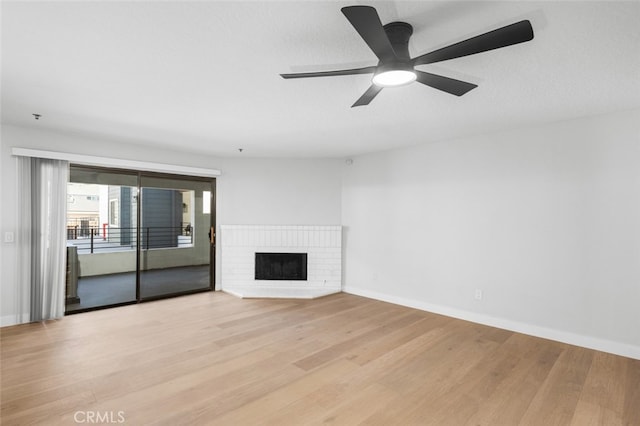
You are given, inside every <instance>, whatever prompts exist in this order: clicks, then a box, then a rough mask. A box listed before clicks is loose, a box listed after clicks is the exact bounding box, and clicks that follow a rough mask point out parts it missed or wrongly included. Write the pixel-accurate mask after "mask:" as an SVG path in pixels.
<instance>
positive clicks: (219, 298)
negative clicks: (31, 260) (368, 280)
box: [0, 292, 640, 426]
mask: <svg viewBox="0 0 640 426" xmlns="http://www.w3.org/2000/svg"><path fill="white" fill-rule="evenodd" d="M0 334H1V340H0V341H1V344H2V346H1V361H2V367H1V368H2V369H1V374H2V375H1V380H2V382H1V394H0V399H1V412H0V413H1V414H0V416H1V417H0V420H1V421H0V423H2V424H3V425H4V424H6V425H18V424H20V425H22V424H46V425H53V424H77V423H78V422H82V423H96V422H102V423H109V422H112V423H118V422H121V421H122V420H124V424H132V425H144V424H160V425H181V424H185V425H187V424H213V425H243V426H244V425H254V424H266V425H313V424H340V425H356V424H371V425H520V424H522V425H580V426H582V425H607V426H609V425H640V360H633V359H629V358H624V357H619V356H615V355H610V354H606V353H602V352H598V351H593V350H588V349H583V348H578V347H575V346H570V345H566V344H561V343H557V342H553V341H549V340H544V339H539V338H534V337H530V336H526V335H522V334H518V333H512V332H509V331H504V330H499V329H495V328H491V327H486V326H482V325H478V324H473V323H469V322H465V321H460V320H456V319H452V318H448V317H444V316H440V315H435V314H431V313H427V312H422V311H418V310H414V309H409V308H405V307H401V306H396V305H392V304H388V303H384V302H379V301H375V300H371V299H366V298H362V297H358V296H353V295H348V294H337V295H333V296H328V297H325V298H322V299H316V300H268V299H261V300H259V299H244V300H242V299H237V298H235V297H233V296H230V295H227V294H224V293H219V292H216V293H202V294H197V295H191V296H185V297H180V298H176V299H170V300H162V301H157V302H151V303H146V304H140V305H132V306H125V307H121V308H116V309H110V310H104V311H96V312H89V313H85V314H79V315H74V316H70V317H66V318H64V319H62V320H60V321H51V322H47V323H42V324H26V325H21V326H15V327H7V328H3V329H1V330H0ZM90 420H91V421H90Z"/></svg>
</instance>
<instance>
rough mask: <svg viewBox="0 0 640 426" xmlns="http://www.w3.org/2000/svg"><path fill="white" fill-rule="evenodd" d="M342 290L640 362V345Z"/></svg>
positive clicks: (402, 299) (405, 300)
mask: <svg viewBox="0 0 640 426" xmlns="http://www.w3.org/2000/svg"><path fill="white" fill-rule="evenodd" d="M342 291H343V292H345V293H349V294H354V295H357V296H363V297H367V298H370V299H376V300H380V301H383V302H389V303H393V304H396V305H402V306H406V307H409V308H414V309H420V310H421V311H427V312H432V313H434V314H440V315H445V316H448V317H452V318H457V319H461V320H465V321H471V322H475V323H478V324H483V325H488V326H491V327H496V328H501V329H504V330H509V331H515V332H517V333H522V334H527V335H530V336H535V337H541V338H543V339H549V340H554V341H557V342H562V343H567V344H570V345H575V346H581V347H584V348H589V349H594V350H597V351H602V352H608V353H612V354H615V355H620V356H625V357H629V358H634V359H640V346H634V345H629V344H626V343H620V342H614V341H611V340H606V339H599V338H596V337H591V336H585V335H581V334H575V333H570V332H567V331H561V330H554V329H551V328H547V327H540V326H537V325H532V324H528V323H523V322H519V321H512V320H508V319H505V318H499V317H494V316H490V315H485V314H479V313H477V312H469V311H464V310H461V309H455V308H451V307H448V306H442V305H435V304H432V303H427V302H422V301H418V300H410V299H406V298H404V297H398V296H392V295H390V294H385V293H380V292H377V291H371V290H366V289H362V288H358V287H352V286H345V287H343V289H342Z"/></svg>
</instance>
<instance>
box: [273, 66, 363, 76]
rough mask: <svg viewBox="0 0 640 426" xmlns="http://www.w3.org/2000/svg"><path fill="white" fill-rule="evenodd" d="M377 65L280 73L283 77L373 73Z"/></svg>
mask: <svg viewBox="0 0 640 426" xmlns="http://www.w3.org/2000/svg"><path fill="white" fill-rule="evenodd" d="M375 70H376V67H364V68H353V69H350V70H336V71H318V72H300V73H294V74H280V77H282V78H306V77H332V76H336V75H353V74H371V73H373V72H375Z"/></svg>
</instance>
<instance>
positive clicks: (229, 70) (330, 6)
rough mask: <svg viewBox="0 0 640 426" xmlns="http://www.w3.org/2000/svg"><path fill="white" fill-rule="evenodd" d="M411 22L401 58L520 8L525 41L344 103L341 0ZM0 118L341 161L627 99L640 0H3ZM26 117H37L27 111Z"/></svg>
mask: <svg viewBox="0 0 640 426" xmlns="http://www.w3.org/2000/svg"><path fill="white" fill-rule="evenodd" d="M353 4H371V5H373V6H375V7H376V9H377V10H378V13H379V15H380V17H381V20H382V22H383V23H387V22H390V21H396V20H400V21H406V22H409V23H410V24H412V25H413V27H414V35H413V36H412V38H411V41H410V44H409V48H410V52H411V54H412V56H417V55H419V54H422V53H426V52H429V51H431V50H434V49H436V48H439V47H443V46H446V45H449V44H451V43H454V42H457V41H460V40H462V39H466V38H468V37H471V36H474V35H477V34H480V33H483V32H486V31H489V30H492V29H495V28H497V27H500V26H503V25H506V24H510V23H512V22H515V21H518V20H521V19H529V20H530V21H531V22H532V25H533V29H534V34H535V38H534V40H533V41H531V42H528V43H523V44H519V45H515V46H511V47H507V48H503V49H499V50H494V51H491V52H487V53H481V54H478V55H473V56H468V57H464V58H459V59H454V60H450V61H446V62H440V63H437V64H432V65H427V66H421V67H420V69H423V70H425V71H430V72H433V73H437V74H438V73H439V74H442V75H446V76H449V77H454V78H458V79H462V80H465V81H469V82H472V83H475V84H478V85H479V87H478V88H476V89H474V90H472V91H471V92H469V93H468V94H466V95H465V96H462V97H459V98H458V97H456V96H451V95H448V94H446V93H443V92H440V91H437V90H435V89H431V88H429V87H426V86H423V85H421V84H418V83H414V84H411V85H409V86H405V87H400V88H392V89H384V90H383V91H382V92H381V93H380V95H378V97H377V98H376V99H374V101H373V102H372V103H371V104H370V105H369V106H365V107H358V108H350V106H351V104H353V102H354V101H355V100H356V99H357V98H358V97H359V96H360V95H361V94H362V93H363V92H364V91H365V90H366V89H367V87H368V86H369V84H370V76H369V75H355V76H345V77H331V78H314V79H296V80H283V79H282V78H280V77H279V75H278V74H279V73H286V72H304V71H315V70H328V69H335V68H350V67H355V66H368V65H375V64H376V62H377V61H376V58H375V57H374V55H373V53H371V51H369V50H368V48H367V46H366V45H365V43H364V42H363V41H362V39H361V38H360V37H359V36H358V34H357V33H356V32H355V30H354V29H353V28H352V27H351V26H350V24H349V22H348V21H347V20H346V19H345V18H344V16H343V15H342V13H341V12H340V8H341V7H343V6H346V5H353ZM1 13H2V122H3V123H9V124H16V125H21V126H32V127H39V128H43V129H51V130H55V131H65V132H73V133H79V134H86V135H87V136H98V137H107V138H116V139H118V140H124V141H130V142H132V143H137V144H145V145H150V146H159V147H170V148H175V149H179V150H183V151H192V152H200V153H203V154H213V155H239V154H238V151H237V150H238V148H244V150H245V151H244V153H243V155H246V156H285V157H287V156H290V157H345V156H350V155H356V154H360V153H365V152H371V151H378V150H384V149H390V148H394V147H399V146H406V145H413V144H418V143H424V142H432V141H441V140H446V139H451V138H456V137H461V136H466V135H471V134H478V133H487V132H492V131H498V130H500V129H504V128H513V127H519V126H528V125H535V124H538V123H543V122H549V121H558V120H564V119H570V118H574V117H580V116H587V115H593V114H600V113H606V112H610V111H617V110H625V109H631V108H638V107H640V2H615V1H614V2H504V1H503V2H482V1H474V2H429V1H420V2H405V1H399V2H367V3H365V2H329V1H326V2H202V1H201V2H107V1H104V2H43V3H33V2H15V3H14V2H6V1H4V2H2V10H1ZM32 113H39V114H42V118H41V120H39V121H35V120H34V119H33V117H32V115H31V114H32Z"/></svg>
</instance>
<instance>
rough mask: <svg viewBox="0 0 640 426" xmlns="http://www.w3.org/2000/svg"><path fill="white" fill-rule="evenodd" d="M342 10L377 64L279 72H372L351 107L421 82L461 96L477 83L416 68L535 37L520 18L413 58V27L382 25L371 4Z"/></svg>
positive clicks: (320, 74) (298, 75) (309, 74)
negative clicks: (387, 90) (388, 89)
mask: <svg viewBox="0 0 640 426" xmlns="http://www.w3.org/2000/svg"><path fill="white" fill-rule="evenodd" d="M341 10H342V13H343V14H344V16H345V17H346V18H347V19H348V20H349V22H350V23H351V25H353V27H354V28H355V29H356V31H357V32H358V34H360V37H362V38H363V39H364V41H365V43H367V45H368V46H369V48H371V50H372V51H373V53H374V54H375V55H376V56H377V57H378V65H376V66H371V67H364V68H353V69H346V70H336V71H320V72H304V73H296V74H280V75H281V76H282V78H287V79H288V78H306V77H331V76H339V75H353V74H373V78H372V84H371V86H370V87H369V88H368V89H367V91H366V92H364V94H363V95H362V96H361V97H360V98H359V99H358V100H357V101H356V102H355V103H354V104H353V105H351V107H352V108H353V107H356V106H362V105H368V104H369V103H370V102H371V101H372V100H373V98H375V97H376V95H378V93H380V91H381V90H382V89H383V88H385V87H395V86H402V85H405V84H409V83H412V82H414V81H418V82H419V83H422V84H425V85H427V86H431V87H433V88H435V89H438V90H442V91H444V92H447V93H450V94H452V95H456V96H462V95H464V94H465V93H467V92H468V91H470V90H472V89H474V88H476V87H478V86H477V85H476V84H472V83H467V82H465V81H461V80H455V79H453V78H449V77H444V76H441V75H436V74H431V73H428V72H424V71H419V70H416V69H415V67H416V66H418V65H425V64H432V63H434V62H440V61H446V60H449V59H454V58H460V57H462V56H468V55H474V54H476V53H481V52H486V51H489V50H493V49H499V48H501V47H506V46H511V45H513V44H518V43H523V42H525V41H529V40H531V39H533V28H532V27H531V23H530V22H529V21H527V20H524V21H519V22H516V23H514V24H511V25H507V26H505V27H501V28H498V29H497V30H493V31H489V32H487V33H484V34H481V35H479V36H476V37H472V38H470V39H467V40H464V41H461V42H458V43H455V44H452V45H450V46H447V47H443V48H441V49H438V50H434V51H433V52H429V53H426V54H424V55H420V56H417V57H415V58H411V57H410V56H409V38H410V37H411V34H413V27H412V26H411V25H410V24H407V23H406V22H391V23H389V24H387V25H384V26H383V25H382V22H380V17H379V16H378V12H376V9H375V8H373V7H371V6H348V7H343V8H342V9H341Z"/></svg>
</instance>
